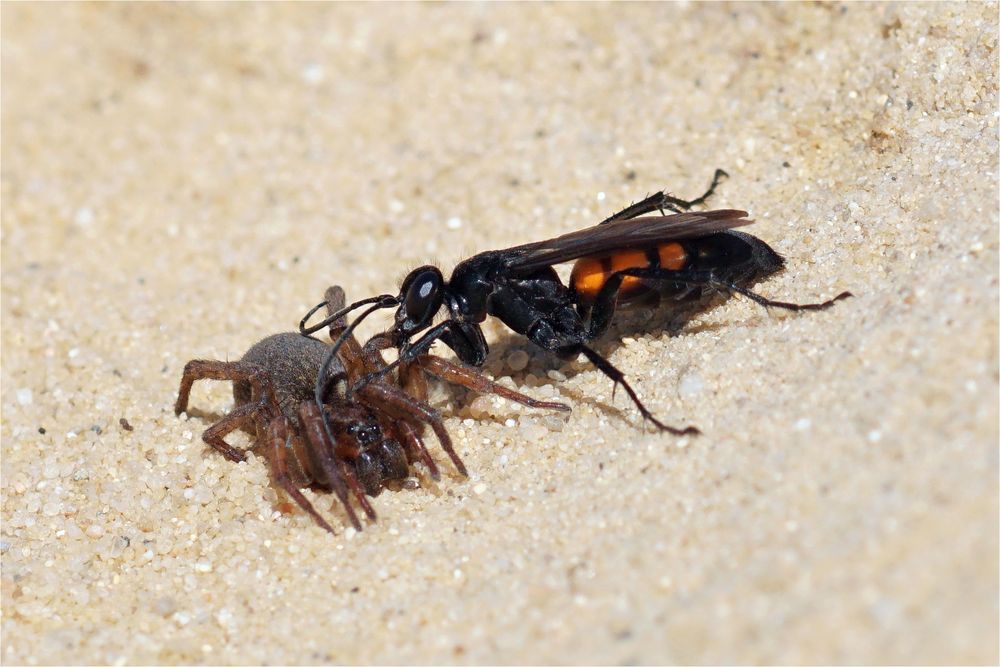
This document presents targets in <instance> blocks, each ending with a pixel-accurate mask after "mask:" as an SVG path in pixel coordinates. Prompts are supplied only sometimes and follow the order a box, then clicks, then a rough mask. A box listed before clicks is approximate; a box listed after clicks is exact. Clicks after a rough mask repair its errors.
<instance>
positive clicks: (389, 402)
mask: <svg viewBox="0 0 1000 667" xmlns="http://www.w3.org/2000/svg"><path fill="white" fill-rule="evenodd" d="M358 393H359V394H360V395H361V396H362V397H363V398H364V399H365V403H367V404H368V405H377V406H378V407H379V410H381V411H383V412H387V413H389V414H391V415H394V416H396V417H397V418H399V419H408V420H413V421H418V422H422V423H425V424H430V427H431V429H433V431H434V434H435V435H437V438H438V441H439V442H440V443H441V447H442V448H443V449H444V451H445V452H447V453H448V456H449V457H450V458H451V460H452V463H454V464H455V467H456V468H457V469H458V471H459V472H460V473H462V475H463V476H465V477H468V476H469V472H468V471H467V470H466V468H465V464H464V463H462V459H461V458H459V456H458V454H457V453H456V452H455V448H454V446H452V444H451V436H449V435H448V431H447V430H446V429H445V427H444V421H443V420H442V419H441V415H440V413H438V411H437V410H435V409H434V408H432V407H431V406H429V405H427V404H426V403H423V402H422V401H418V400H416V399H414V398H413V397H412V396H410V395H409V394H407V393H406V392H405V391H403V390H402V389H401V388H399V387H397V386H395V385H388V384H384V383H381V382H372V383H369V384H366V385H365V386H363V387H361V389H360V390H359V392H358Z"/></svg>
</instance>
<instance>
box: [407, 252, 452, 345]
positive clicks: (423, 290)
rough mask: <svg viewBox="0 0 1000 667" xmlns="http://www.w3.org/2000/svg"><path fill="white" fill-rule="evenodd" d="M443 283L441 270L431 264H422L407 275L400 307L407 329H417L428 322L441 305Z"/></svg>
mask: <svg viewBox="0 0 1000 667" xmlns="http://www.w3.org/2000/svg"><path fill="white" fill-rule="evenodd" d="M443 285H444V278H443V277H442V275H441V272H440V271H439V270H438V269H437V268H436V267H433V266H423V267H421V268H419V269H417V270H415V271H413V272H412V273H411V274H410V275H409V276H407V278H406V281H405V282H404V283H403V289H402V291H403V294H404V297H403V308H402V309H401V313H402V314H403V315H404V317H403V321H404V322H405V324H404V326H405V327H406V328H407V329H410V330H413V329H419V328H421V327H424V326H426V325H427V324H428V323H429V322H430V320H431V318H433V317H434V314H435V313H437V311H438V308H440V307H441V300H442V294H441V292H442V286H443Z"/></svg>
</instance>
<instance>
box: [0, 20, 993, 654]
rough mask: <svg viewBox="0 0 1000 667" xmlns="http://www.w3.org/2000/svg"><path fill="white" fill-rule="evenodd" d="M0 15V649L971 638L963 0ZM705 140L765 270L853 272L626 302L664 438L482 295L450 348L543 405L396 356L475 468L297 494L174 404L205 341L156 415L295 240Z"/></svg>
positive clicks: (977, 268) (986, 603)
mask: <svg viewBox="0 0 1000 667" xmlns="http://www.w3.org/2000/svg"><path fill="white" fill-rule="evenodd" d="M2 20H3V52H2V55H3V151H2V159H3V166H2V175H3V178H2V186H3V190H2V195H3V256H2V261H3V308H2V314H3V345H2V353H3V359H2V360H3V373H2V387H3V391H2V409H3V420H2V439H3V451H2V453H3V464H2V478H3V513H2V519H3V526H2V541H0V551H2V563H3V568H2V577H3V586H2V592H3V597H2V610H3V613H2V660H3V663H4V664H17V663H28V664H36V663H37V664H43V663H47V664H54V663H75V662H86V663H114V664H137V663H182V662H194V663H258V662H264V663H271V664H274V663H322V662H347V663H351V662H375V663H520V662H552V663H574V662H593V663H610V664H626V663H627V664H632V663H662V662H689V663H714V662H752V663H756V662H782V663H784V662H808V663H815V662H849V663H858V662H875V663H883V662H892V663H897V662H898V663H915V662H932V663H951V662H975V663H996V662H997V661H998V660H1000V657H998V638H997V624H998V608H997V598H998V580H997V549H998V540H997V532H998V528H997V525H998V508H997V494H998V489H997V441H998V412H997V402H998V379H997V321H998V317H997V308H998V307H997V299H998V290H997V273H998V253H997V249H998V186H997V182H998V181H997V169H998V162H997V149H998V146H997V113H998V104H997V102H998V100H997V76H998V71H997V51H996V48H997V5H996V4H995V3H983V4H980V3H970V4H945V3H941V4H892V5H873V4H864V5H861V4H857V5H856V4H850V5H821V4H789V5H746V4H738V5H708V4H683V5H675V4H647V5H595V4H586V5H548V6H541V5H491V4H477V5H350V4H338V5H256V4H255V5H239V6H237V5H235V4H199V5H174V4H170V5H166V4H115V5H110V4H107V5H105V4H73V5H60V4H45V5H41V4H30V5H26V4H11V3H4V4H3V7H2ZM716 167H724V168H725V169H727V170H728V171H729V172H730V174H732V178H730V179H729V180H728V181H727V182H726V183H724V184H723V185H722V187H720V189H719V193H718V196H717V197H716V198H715V200H714V201H712V202H711V205H712V206H713V207H716V208H723V207H737V208H746V209H748V210H749V211H750V212H751V215H752V216H753V217H755V218H756V219H757V220H758V224H757V225H755V226H754V228H753V229H752V230H751V231H753V232H754V233H755V234H757V235H759V236H760V237H762V238H764V239H766V240H767V241H768V242H769V243H771V244H772V245H773V246H774V247H775V248H776V249H777V250H778V251H779V252H782V253H784V254H785V255H786V256H787V257H788V270H787V271H785V272H784V273H783V274H781V275H779V276H776V277H774V278H772V279H770V280H768V281H766V282H765V283H763V284H761V285H760V286H759V290H760V291H761V292H762V293H764V294H766V295H769V296H772V297H776V298H782V299H788V300H797V301H811V300H816V299H821V298H828V297H830V296H832V295H834V294H836V293H837V292H839V291H841V290H844V289H850V290H852V291H853V292H854V293H855V294H856V295H857V297H856V298H855V299H853V300H849V301H846V302H844V303H842V304H838V306H837V307H836V308H834V309H832V310H830V311H828V312H825V313H819V314H806V315H802V316H794V315H793V316H789V315H787V314H783V313H777V312H775V313H770V314H769V313H766V312H764V311H763V310H761V309H760V308H758V307H756V306H754V305H752V304H750V303H748V302H746V301H745V300H736V299H734V300H730V301H728V302H727V303H725V304H724V305H722V306H720V307H718V308H715V309H713V310H710V311H708V312H706V313H704V314H703V315H700V316H699V317H697V318H696V319H695V320H693V321H692V322H690V323H689V324H688V326H687V327H686V328H684V329H683V330H681V331H680V332H676V333H675V334H673V335H672V334H671V333H670V332H668V331H666V330H665V327H664V326H663V322H664V320H665V316H664V314H663V313H648V312H646V313H644V312H638V313H635V314H633V315H630V316H627V317H624V318H623V319H622V323H621V325H620V326H618V327H617V328H616V329H615V330H614V331H613V332H612V335H610V336H609V337H608V338H607V340H605V341H603V342H602V343H601V344H600V345H599V349H601V350H602V351H603V352H605V353H606V354H609V355H610V356H611V359H612V360H613V362H614V363H615V364H617V365H618V366H619V367H621V368H622V369H623V370H624V371H625V372H626V373H627V374H628V375H629V376H630V377H631V378H632V379H633V381H634V382H635V385H636V388H637V390H638V391H639V392H640V394H641V395H642V396H643V397H644V398H645V399H646V400H647V402H648V404H649V405H650V407H651V408H653V410H654V411H655V412H656V413H657V414H658V415H659V416H660V417H661V418H663V419H664V420H666V421H669V422H671V423H675V424H686V423H691V424H696V425H698V426H699V427H701V429H702V430H703V431H704V435H702V436H700V437H697V438H685V439H678V438H674V437H669V436H664V435H659V434H656V433H653V432H651V431H649V430H647V429H644V428H643V426H642V424H641V422H640V420H639V419H638V417H637V415H636V413H635V411H634V410H633V409H632V408H631V407H630V406H629V405H628V403H627V402H626V401H625V400H624V397H623V395H622V393H621V392H619V394H618V396H617V397H616V400H615V401H612V398H611V385H610V383H609V382H607V381H606V380H605V378H604V377H603V376H601V375H600V374H599V373H598V372H596V371H595V370H594V369H593V368H592V367H590V366H588V365H587V364H585V363H582V362H574V363H561V362H559V361H557V360H554V359H552V358H550V357H547V356H546V355H544V354H541V353H539V352H538V351H537V350H535V349H533V348H532V347H531V346H530V344H528V343H527V342H526V340H524V339H523V338H520V337H518V336H514V335H512V334H510V333H509V332H507V331H506V330H504V329H503V328H502V327H501V326H497V325H494V324H490V325H489V326H487V329H486V331H487V335H488V337H489V340H490V342H491V345H492V348H493V353H492V356H491V358H490V362H489V364H488V366H487V368H488V370H489V372H490V373H491V374H493V375H494V376H496V377H498V378H500V379H501V380H502V381H503V382H506V383H510V384H511V386H516V387H519V388H521V389H522V390H524V391H525V392H528V393H531V394H533V395H535V396H539V397H558V398H561V399H562V400H566V401H569V402H571V403H572V404H573V406H574V412H573V413H572V415H571V416H570V417H569V418H568V419H563V418H561V417H553V416H551V415H548V414H545V413H539V412H537V411H531V410H526V409H522V408H519V407H517V406H497V404H496V403H495V402H494V401H491V400H489V399H479V400H476V399H475V397H473V396H468V395H464V394H462V393H459V392H449V391H446V390H444V389H440V390H437V391H436V393H435V401H436V404H438V405H439V407H440V408H441V409H442V410H443V411H444V412H445V414H446V415H447V416H448V419H447V425H448V428H449V429H450V431H451V433H452V434H453V437H454V438H455V440H456V445H457V447H458V450H459V452H460V453H461V455H462V456H463V457H464V459H465V462H466V463H467V464H468V466H469V468H470V470H471V471H472V478H471V479H469V480H463V479H460V478H459V477H458V476H457V475H456V474H455V473H454V470H453V469H452V468H451V467H450V466H449V465H448V464H447V462H446V458H445V456H444V454H443V452H441V450H440V449H439V448H438V447H437V446H436V444H434V452H435V455H436V456H437V458H438V460H439V461H440V462H441V464H442V466H443V468H444V470H445V475H444V478H443V479H442V481H441V482H440V483H439V484H433V483H431V482H430V481H429V480H427V479H426V478H425V479H424V480H423V486H422V488H420V489H418V490H410V491H400V492H387V493H384V494H382V495H381V496H380V497H378V498H377V499H376V500H375V501H374V502H375V506H376V507H377V509H378V511H379V512H380V520H379V522H378V524H377V525H372V526H368V527H366V528H365V530H364V531H363V532H361V533H354V532H353V531H344V530H342V529H341V530H340V532H339V534H338V535H336V536H331V535H329V534H327V533H325V532H323V531H322V530H320V529H319V528H317V527H316V526H315V525H314V524H313V523H312V521H311V520H310V519H309V518H308V517H307V516H305V515H303V514H301V513H297V514H294V515H290V516H289V515H282V514H279V513H277V512H275V506H274V504H273V502H272V500H273V492H271V491H269V488H268V483H267V471H266V469H265V468H264V464H263V462H262V460H261V459H253V460H251V461H250V462H248V463H246V464H242V465H238V466H237V465H233V464H230V463H228V462H227V461H225V460H223V459H222V458H221V457H220V456H218V455H216V454H215V453H213V452H210V451H209V450H208V448H207V447H206V446H205V445H203V443H202V442H201V440H200V434H201V432H202V431H203V430H204V429H205V428H207V427H208V426H209V425H210V424H211V423H212V421H213V420H214V419H215V418H217V417H218V415H221V414H222V413H224V412H225V411H227V409H228V408H229V406H230V405H231V402H232V397H231V393H230V388H229V385H228V384H223V383H215V384H210V383H205V384H199V385H197V386H196V388H195V392H194V395H193V399H192V400H193V406H194V407H196V408H197V409H198V411H193V414H192V416H191V417H190V418H184V417H182V418H177V417H175V416H174V415H173V412H172V410H171V407H172V404H173V401H174V398H175V396H176V390H177V385H178V381H179V378H180V374H181V369H182V367H183V365H184V363H185V362H186V361H187V360H188V359H191V358H195V357H199V358H217V359H236V358H238V357H239V356H240V355H241V354H242V353H243V351H244V350H246V348H247V347H249V346H250V345H251V344H252V343H253V342H254V341H255V340H257V339H259V338H261V337H263V336H264V335H266V334H270V333H273V332H277V331H285V330H291V329H293V328H294V327H295V326H296V324H297V322H298V319H299V317H300V316H301V315H302V314H303V313H304V312H305V310H306V309H307V308H308V307H309V306H311V305H312V304H314V303H315V302H316V301H318V300H319V299H320V298H321V296H322V294H323V290H324V288H325V287H326V286H327V285H328V284H331V283H333V282H337V283H340V284H343V285H344V286H345V287H346V289H347V290H348V295H349V296H354V295H356V296H363V295H368V294H373V293H376V292H382V291H393V290H394V289H395V288H396V285H397V284H398V282H397V281H398V280H399V278H400V277H401V276H402V275H403V274H404V273H405V272H406V271H407V270H408V269H410V268H412V267H414V266H416V265H419V264H421V263H424V262H426V261H428V260H434V261H438V262H440V263H441V265H442V266H444V267H446V268H447V267H450V266H452V265H453V264H454V262H456V261H457V260H459V259H461V258H464V257H466V256H468V255H469V254H471V253H473V252H476V251H478V250H485V249H492V248H501V247H505V246H508V245H513V244H518V243H523V242H527V241H532V240H537V239H543V238H547V237H550V236H553V235H556V234H559V233H564V232H567V231H570V230H574V229H578V228H581V227H583V226H586V225H589V224H593V223H594V222H595V221H597V220H599V219H601V218H603V217H605V216H606V215H608V214H610V213H612V212H614V211H615V210H617V209H619V208H621V207H623V206H624V205H626V204H628V203H630V202H632V201H635V200H637V199H639V198H641V197H643V196H644V195H646V194H647V193H650V192H653V191H655V190H659V189H661V188H667V189H669V190H670V191H672V192H674V193H677V194H678V195H680V196H689V197H690V196H696V195H698V194H700V193H701V192H702V190H703V189H704V188H705V186H706V185H707V183H708V180H709V178H710V176H711V174H712V171H713V170H714V169H715V168H716ZM386 322H387V320H381V321H378V322H376V321H375V320H374V319H373V320H372V322H371V324H370V325H368V326H367V328H366V329H365V332H366V333H372V332H374V331H375V330H376V328H377V327H379V326H384V325H385V323H386ZM622 339H624V340H622ZM523 353H527V354H528V355H529V356H528V361H527V365H526V366H523V362H524V361H525V359H524V354H523ZM121 418H125V419H127V421H128V422H129V423H130V425H131V426H132V428H133V430H132V431H127V430H124V429H123V428H122V427H121V426H120V422H119V420H120V419H121ZM42 431H44V432H42ZM233 439H234V441H235V442H236V443H238V444H240V445H243V446H245V445H247V444H248V443H249V439H248V438H247V437H246V436H245V435H242V434H240V435H238V436H235V437H234V438H233ZM312 497H313V498H314V499H315V500H316V502H317V503H318V505H319V506H320V507H321V508H322V511H323V512H324V513H327V514H328V515H329V516H331V519H332V520H333V521H334V522H335V524H336V525H337V526H338V527H342V526H343V523H342V516H341V515H340V514H339V513H338V512H330V511H329V509H328V508H329V506H330V502H331V501H332V497H331V496H329V495H328V494H314V495H313V496H312Z"/></svg>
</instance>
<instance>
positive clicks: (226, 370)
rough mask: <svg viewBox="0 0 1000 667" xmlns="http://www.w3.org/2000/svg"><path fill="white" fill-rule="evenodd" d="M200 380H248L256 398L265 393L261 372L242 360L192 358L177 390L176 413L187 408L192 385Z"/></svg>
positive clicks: (185, 367)
mask: <svg viewBox="0 0 1000 667" xmlns="http://www.w3.org/2000/svg"><path fill="white" fill-rule="evenodd" d="M198 380H228V381H231V382H247V383H249V384H250V387H251V396H252V397H253V398H254V399H255V400H256V399H258V398H259V397H260V396H261V394H262V393H263V385H264V381H263V378H262V376H261V375H260V373H258V372H257V371H255V370H254V369H253V368H250V367H249V366H247V365H245V364H244V363H243V362H240V361H214V360H211V359H192V360H191V361H189V362H187V363H186V364H185V365H184V373H183V375H181V386H180V389H179V390H178V391H177V402H176V403H174V414H175V415H179V414H180V413H182V412H184V411H185V410H187V405H188V398H189V397H190V395H191V386H192V385H193V384H194V383H195V382H197V381H198Z"/></svg>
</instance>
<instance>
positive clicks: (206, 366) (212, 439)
mask: <svg viewBox="0 0 1000 667" xmlns="http://www.w3.org/2000/svg"><path fill="white" fill-rule="evenodd" d="M197 380H227V381H231V382H246V383H248V384H249V385H250V402H249V403H244V404H242V405H238V406H236V407H235V408H234V409H233V411H232V412H230V413H229V414H228V415H226V416H225V417H223V418H222V419H221V420H220V421H219V422H218V423H216V424H213V425H212V426H211V427H209V428H208V429H207V430H206V431H205V432H204V433H203V434H202V436H201V439H202V440H204V441H205V442H206V443H208V444H209V445H211V446H212V447H214V448H215V449H217V450H218V451H219V452H220V453H222V455H223V456H225V457H226V458H227V459H229V460H230V461H235V462H237V463H239V462H240V461H243V460H245V459H246V454H245V453H244V452H242V451H241V450H239V449H236V448H235V447H233V446H232V445H230V444H229V443H227V442H226V441H225V439H224V438H225V436H227V435H228V434H229V433H231V432H232V431H235V430H236V429H237V428H240V427H241V426H243V425H244V424H246V423H247V421H248V420H250V419H254V418H256V419H257V421H258V423H260V422H261V421H268V420H270V419H271V418H272V417H273V416H274V415H277V414H279V413H280V409H279V408H278V406H277V405H276V403H275V400H274V394H273V392H272V391H271V388H270V385H269V384H268V383H267V382H265V380H264V377H263V376H262V375H261V374H260V372H259V371H257V370H255V369H253V368H251V367H248V366H247V365H245V364H243V363H242V362H239V361H214V360H209V359H192V360H191V361H189V362H187V364H185V365H184V373H183V375H182V376H181V386H180V389H179V390H178V392H177V402H176V403H175V404H174V414H178V415H179V414H180V413H182V412H184V411H185V410H186V409H187V405H188V400H189V398H190V395H191V387H192V385H193V384H194V383H195V382H196V381H197Z"/></svg>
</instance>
